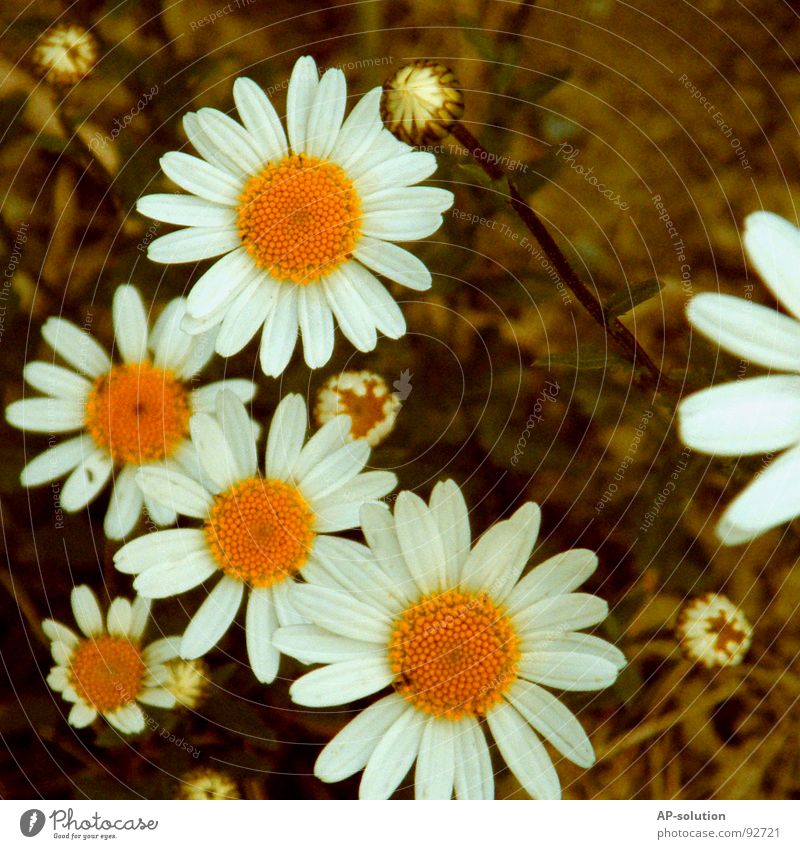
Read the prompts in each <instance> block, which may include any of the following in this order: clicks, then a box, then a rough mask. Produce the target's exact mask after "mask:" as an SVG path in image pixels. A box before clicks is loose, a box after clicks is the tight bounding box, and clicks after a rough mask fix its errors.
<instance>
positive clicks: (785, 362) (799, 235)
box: [678, 212, 800, 545]
mask: <svg viewBox="0 0 800 849" xmlns="http://www.w3.org/2000/svg"><path fill="white" fill-rule="evenodd" d="M744 246H745V249H746V250H747V254H748V256H749V257H750V261H751V262H752V263H753V265H754V266H755V268H756V270H757V271H758V273H759V274H760V275H761V277H762V279H763V280H764V282H765V283H766V284H767V286H768V287H769V288H770V289H771V290H772V293H773V294H774V295H775V297H776V298H777V299H778V300H779V301H781V303H782V304H783V306H784V307H786V309H787V310H788V311H789V312H790V313H791V314H792V315H791V316H788V315H784V314H783V313H781V312H778V311H777V310H775V309H772V308H770V307H765V306H761V305H759V304H755V303H752V302H751V301H746V300H744V299H741V298H735V297H732V296H730V295H722V294H711V293H704V294H700V295H697V296H696V297H694V298H692V300H691V301H690V302H689V307H688V310H687V315H688V318H689V321H690V322H691V324H692V326H693V327H694V328H696V329H697V330H699V331H700V332H701V333H703V334H705V335H706V336H708V337H709V339H711V340H712V341H713V342H715V343H716V344H718V345H720V346H721V347H723V348H726V349H727V350H728V351H730V352H731V353H733V354H736V355H737V356H739V357H743V358H744V359H746V360H751V361H752V362H754V363H756V364H757V365H760V366H764V367H765V368H767V369H770V370H773V369H774V370H775V371H778V372H788V374H770V375H767V376H762V377H750V378H747V379H745V380H739V381H736V382H734V383H725V384H722V385H721V386H714V387H712V388H709V389H704V390H702V391H700V392H697V393H695V394H694V395H690V396H689V397H688V398H686V399H684V400H683V401H682V402H681V404H680V406H679V408H678V413H679V420H678V421H679V427H680V435H681V439H682V440H683V441H684V442H685V443H686V445H688V446H689V447H690V448H695V449H697V450H698V451H703V452H705V453H708V454H717V455H720V456H725V457H735V456H739V455H746V454H766V453H772V452H779V451H781V452H783V453H782V454H781V455H780V456H779V457H777V458H776V459H775V460H773V461H772V462H771V463H770V464H769V465H768V466H767V468H766V469H765V470H764V471H763V472H762V473H761V474H759V475H758V477H756V478H755V480H754V481H753V482H752V483H751V484H750V485H749V486H748V487H746V488H745V489H744V491H743V492H741V493H740V494H739V496H738V497H737V498H735V499H734V500H733V502H732V503H731V504H730V505H729V507H728V508H727V510H726V511H725V513H724V514H723V516H722V518H721V520H720V522H719V525H718V527H717V533H718V535H719V537H720V539H721V540H722V541H723V542H724V543H725V544H727V545H737V544H739V543H743V542H749V541H750V540H752V539H755V538H756V537H757V536H759V534H762V533H764V531H767V530H769V529H770V528H774V527H777V526H778V525H782V524H783V523H784V522H788V521H790V520H791V519H794V518H795V517H796V516H798V515H800V374H798V372H800V320H798V319H800V230H798V229H797V227H795V226H794V225H792V224H790V223H789V222H788V221H786V220H785V219H783V218H781V217H779V216H778V215H775V214H774V213H771V212H754V213H752V214H751V215H748V217H747V220H746V222H745V232H744Z"/></svg>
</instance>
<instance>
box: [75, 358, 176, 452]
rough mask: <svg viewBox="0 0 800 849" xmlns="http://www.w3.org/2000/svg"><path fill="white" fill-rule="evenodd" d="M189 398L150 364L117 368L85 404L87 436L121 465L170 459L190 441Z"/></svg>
mask: <svg viewBox="0 0 800 849" xmlns="http://www.w3.org/2000/svg"><path fill="white" fill-rule="evenodd" d="M191 412H192V411H191V405H190V403H189V393H188V392H187V390H186V387H185V386H184V384H183V383H182V382H181V381H180V380H178V379H177V378H176V377H175V376H174V375H173V374H172V373H171V372H169V371H166V370H164V369H160V368H156V367H155V366H153V365H151V364H150V363H147V362H142V363H125V364H123V365H116V366H113V367H112V369H111V371H109V372H108V374H105V375H103V376H102V377H98V378H97V380H96V381H95V383H94V386H93V387H92V390H91V391H90V392H89V397H88V398H87V399H86V418H85V426H86V430H87V431H88V432H89V434H90V435H91V437H92V439H93V440H94V442H95V444H96V445H98V446H99V447H101V448H105V449H106V450H107V451H108V453H109V454H111V456H112V458H113V459H114V460H115V461H116V462H117V463H121V464H124V463H142V462H147V461H152V460H162V459H164V458H165V457H168V456H170V455H171V454H172V452H173V451H174V450H175V449H176V448H177V447H178V445H179V444H180V443H181V442H182V441H183V440H184V439H185V438H186V437H187V436H188V435H189V417H190V416H191Z"/></svg>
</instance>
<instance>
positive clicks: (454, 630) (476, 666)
mask: <svg viewBox="0 0 800 849" xmlns="http://www.w3.org/2000/svg"><path fill="white" fill-rule="evenodd" d="M518 660H519V641H518V639H517V636H516V634H515V633H514V630H513V628H512V626H511V621H510V620H509V618H508V616H507V615H506V614H505V613H504V612H503V611H502V610H501V609H500V608H498V607H497V606H495V605H494V604H493V602H492V601H490V600H489V597H488V596H487V595H486V594H485V593H480V594H477V595H473V594H470V593H463V592H460V591H459V590H448V591H447V592H444V593H441V594H437V595H429V596H425V597H423V598H422V600H421V601H419V602H418V603H417V604H415V605H414V606H413V607H409V608H407V609H406V610H405V611H404V612H403V614H402V615H401V616H400V618H399V619H398V620H397V622H396V623H395V627H394V631H393V633H392V638H391V642H390V646H389V662H390V664H391V667H392V672H393V673H394V674H395V675H396V676H397V677H396V679H395V682H394V686H395V689H396V690H397V692H399V693H400V694H401V695H402V696H403V697H404V698H406V699H408V701H410V702H411V703H412V704H413V705H414V706H415V707H417V708H419V709H420V710H423V711H425V712H426V713H430V714H433V715H434V716H439V717H446V718H448V719H454V720H455V719H460V718H461V717H463V716H483V715H485V714H486V712H487V711H488V710H489V709H490V708H491V707H492V706H493V705H494V704H496V703H497V702H499V701H500V699H501V698H502V696H503V693H505V692H506V690H507V689H508V688H509V686H510V685H511V684H512V683H513V681H514V680H515V679H516V677H517V662H518Z"/></svg>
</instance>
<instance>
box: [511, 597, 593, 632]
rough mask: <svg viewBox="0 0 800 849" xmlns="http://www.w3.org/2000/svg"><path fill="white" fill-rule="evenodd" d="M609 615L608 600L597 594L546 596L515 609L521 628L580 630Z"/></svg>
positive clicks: (535, 630) (516, 620)
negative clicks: (518, 609) (520, 608)
mask: <svg viewBox="0 0 800 849" xmlns="http://www.w3.org/2000/svg"><path fill="white" fill-rule="evenodd" d="M606 616H608V604H607V603H606V602H605V601H604V600H603V599H602V598H598V597H597V596H596V595H589V594H587V593H568V594H566V595H557V596H554V597H552V598H545V599H542V600H541V601H537V602H534V603H533V604H531V605H528V606H527V607H524V608H522V610H520V611H517V612H515V614H514V623H515V625H516V626H517V628H518V629H519V630H520V631H529V632H531V633H537V632H545V631H578V630H580V629H581V628H591V627H592V626H593V625H597V624H598V623H599V622H602V621H603V620H604V619H605V618H606Z"/></svg>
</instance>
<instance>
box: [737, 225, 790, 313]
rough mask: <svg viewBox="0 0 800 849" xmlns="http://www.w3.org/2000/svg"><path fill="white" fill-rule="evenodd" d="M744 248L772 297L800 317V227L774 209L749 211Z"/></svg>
mask: <svg viewBox="0 0 800 849" xmlns="http://www.w3.org/2000/svg"><path fill="white" fill-rule="evenodd" d="M743 241H744V247H745V250H746V251H747V255H748V256H749V257H750V262H752V263H753V265H754V266H755V268H756V270H757V271H758V273H759V275H760V276H761V279H762V280H763V281H764V282H765V283H766V284H767V286H769V288H770V289H771V290H772V293H773V294H774V295H775V297H776V298H777V299H778V300H779V301H780V302H781V303H782V304H783V305H784V306H785V307H786V308H787V309H788V310H789V311H790V312H793V313H794V314H795V316H796V317H798V318H800V292H798V289H797V269H798V267H800V230H798V229H797V227H795V226H794V225H793V224H791V223H790V222H789V221H787V220H786V219H785V218H781V217H780V216H779V215H775V213H774V212H763V211H759V212H752V213H750V215H748V216H747V218H746V219H745V228H744V237H743Z"/></svg>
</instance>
